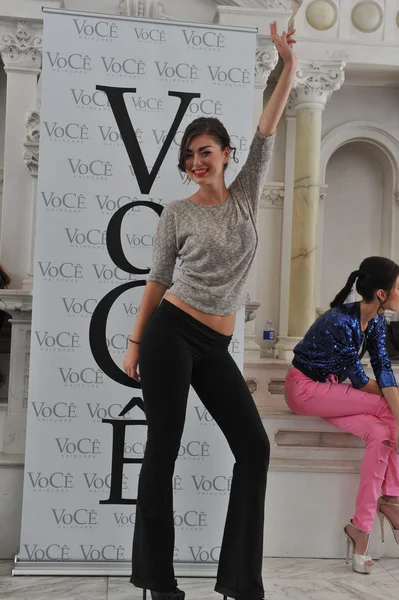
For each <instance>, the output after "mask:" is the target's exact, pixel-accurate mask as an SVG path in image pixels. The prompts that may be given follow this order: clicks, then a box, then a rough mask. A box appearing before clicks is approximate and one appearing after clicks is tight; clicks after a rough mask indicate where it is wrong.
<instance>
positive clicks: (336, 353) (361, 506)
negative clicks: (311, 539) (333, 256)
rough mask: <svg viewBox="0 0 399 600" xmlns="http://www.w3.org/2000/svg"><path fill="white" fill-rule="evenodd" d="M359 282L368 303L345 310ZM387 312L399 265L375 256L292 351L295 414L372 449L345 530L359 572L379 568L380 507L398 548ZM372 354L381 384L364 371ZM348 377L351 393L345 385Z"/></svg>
mask: <svg viewBox="0 0 399 600" xmlns="http://www.w3.org/2000/svg"><path fill="white" fill-rule="evenodd" d="M355 282H356V290H357V292H358V294H359V295H360V296H361V297H362V300H361V301H360V302H352V303H350V304H344V302H345V300H346V298H347V297H348V295H349V293H350V291H351V289H352V287H353V285H354V283H355ZM384 310H392V311H398V310H399V266H398V265H397V264H396V263H394V262H393V261H392V260H389V259H388V258H382V257H380V256H372V257H370V258H366V259H365V260H364V261H363V262H362V264H361V265H360V267H359V270H358V271H353V273H351V274H350V275H349V278H348V281H347V283H346V285H345V287H344V288H343V289H342V290H341V291H340V292H339V294H338V295H337V296H336V298H335V299H334V300H333V301H332V302H331V309H330V310H328V311H327V312H326V313H324V314H323V315H322V316H321V317H319V318H318V319H317V321H316V322H315V323H314V324H313V325H312V326H311V327H310V329H309V331H308V332H307V333H306V334H305V337H304V338H303V340H302V341H301V342H299V344H298V345H297V346H296V347H295V348H294V354H295V357H294V360H293V362H292V364H293V366H292V367H291V368H290V369H289V371H288V373H287V377H286V384H285V397H286V401H287V404H288V406H289V408H290V409H291V410H292V411H294V412H295V413H297V414H300V415H309V416H317V417H322V418H323V419H325V420H326V421H328V422H329V423H332V424H333V425H336V427H339V428H340V429H343V430H344V431H349V432H350V433H353V434H354V435H357V436H358V437H361V438H362V439H363V440H364V441H365V442H366V451H365V454H364V459H363V463H362V468H361V473H360V487H359V492H358V495H357V498H356V509H355V514H354V517H353V519H352V520H351V522H350V523H349V524H348V525H347V526H346V527H345V534H346V536H347V541H348V546H347V561H348V559H349V549H350V546H351V545H352V547H353V560H352V567H353V570H354V571H356V572H357V573H370V571H371V567H372V566H373V561H372V560H371V558H370V556H368V555H367V549H368V542H369V537H370V531H371V528H372V525H373V522H374V518H375V513H376V510H377V506H378V516H379V519H380V522H381V531H382V539H383V541H384V535H383V524H384V519H386V520H387V521H388V523H389V524H390V525H391V528H392V530H393V534H394V536H395V540H396V542H397V543H398V544H399V454H398V451H399V429H398V423H399V393H398V388H397V386H396V381H395V377H394V374H393V372H392V368H391V363H390V360H389V357H388V353H387V351H386V348H385V316H384ZM366 350H367V351H368V353H369V355H370V360H371V366H372V368H373V371H374V375H375V379H376V380H373V379H369V378H368V377H367V375H366V374H365V372H364V370H363V367H362V364H361V358H362V357H363V355H364V353H365V352H366ZM347 378H349V379H350V381H351V383H352V386H351V385H350V384H348V383H345V384H344V383H343V381H344V380H345V379H347ZM381 489H382V493H383V495H382V496H381V497H380V493H381Z"/></svg>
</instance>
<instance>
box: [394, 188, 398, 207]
mask: <svg viewBox="0 0 399 600" xmlns="http://www.w3.org/2000/svg"><path fill="white" fill-rule="evenodd" d="M394 196H395V201H396V204H397V205H398V206H399V189H397V190H395V192H394Z"/></svg>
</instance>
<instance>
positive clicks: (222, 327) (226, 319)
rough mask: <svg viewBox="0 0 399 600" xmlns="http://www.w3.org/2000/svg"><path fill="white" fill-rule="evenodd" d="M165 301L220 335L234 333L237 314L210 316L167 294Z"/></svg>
mask: <svg viewBox="0 0 399 600" xmlns="http://www.w3.org/2000/svg"><path fill="white" fill-rule="evenodd" d="M165 300H167V301H168V302H170V303H171V304H174V305H175V306H177V307H178V308H181V310H184V312H186V313H188V314H189V315H191V316H192V317H194V319H197V320H198V321H200V322H201V323H203V324H204V325H207V326H208V327H210V328H211V329H214V330H215V331H217V332H218V333H222V334H223V335H232V334H233V332H234V327H235V323H236V315H235V313H234V314H232V315H209V314H207V313H203V312H201V311H200V310H196V309H195V308H193V307H192V306H189V305H188V304H186V303H185V302H183V301H182V300H180V299H179V298H177V296H174V295H173V294H166V296H165Z"/></svg>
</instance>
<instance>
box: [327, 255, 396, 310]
mask: <svg viewBox="0 0 399 600" xmlns="http://www.w3.org/2000/svg"><path fill="white" fill-rule="evenodd" d="M398 277H399V266H398V265H397V264H396V263H395V262H394V261H393V260H390V259H389V258H384V257H383V256H370V257H369V258H365V259H364V261H363V262H362V263H361V265H360V267H359V269H358V270H357V271H353V272H352V273H351V274H350V275H349V277H348V281H347V282H346V284H345V286H344V287H343V288H342V290H341V291H340V292H338V294H337V295H336V296H335V298H334V300H333V301H332V302H331V304H330V306H331V308H335V307H336V306H339V305H340V304H344V302H345V300H346V298H347V297H348V296H349V294H350V292H351V289H352V287H353V285H354V283H355V281H356V291H357V293H358V294H359V295H360V296H362V297H363V298H364V300H365V301H366V302H372V301H373V300H374V298H375V294H376V292H377V290H384V291H385V292H386V293H387V295H388V297H389V295H390V293H391V292H392V289H393V287H394V285H395V282H396V279H397V278H398ZM378 299H379V301H380V308H383V305H384V302H382V300H381V299H380V298H378ZM387 300H388V298H387Z"/></svg>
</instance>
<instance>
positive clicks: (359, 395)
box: [285, 367, 399, 531]
mask: <svg viewBox="0 0 399 600" xmlns="http://www.w3.org/2000/svg"><path fill="white" fill-rule="evenodd" d="M285 399H286V402H287V404H288V406H289V408H290V409H291V410H292V411H293V412H295V413H297V414H298V415H308V416H315V417H322V418H323V419H325V420H326V421H328V422H329V423H332V424H333V425H335V426H336V427H339V429H343V430H344V431H349V432H350V433H353V434H354V435H356V436H358V437H360V438H362V439H363V440H364V441H365V442H366V451H365V453H364V458H363V463H362V468H361V472H360V486H359V491H358V495H357V498H356V510H355V515H354V518H353V523H354V524H355V525H356V527H358V528H359V529H362V530H363V531H371V528H372V525H373V522H374V518H375V513H376V509H377V500H378V498H379V496H380V493H381V489H382V493H383V494H384V495H387V496H399V454H397V452H396V449H395V441H394V440H395V431H396V428H397V426H398V425H397V422H396V420H395V417H394V415H393V413H392V411H391V409H390V408H389V405H388V403H387V401H386V400H385V398H384V397H383V396H378V395H377V394H369V393H368V392H363V391H361V390H357V389H355V388H353V387H351V386H350V385H348V384H342V383H338V382H337V378H336V376H335V375H330V377H329V380H328V381H327V382H326V383H319V382H316V381H313V380H312V379H309V377H306V375H304V374H303V373H302V372H301V371H299V370H298V369H296V368H295V367H291V368H290V369H289V371H288V373H287V376H286V380H285Z"/></svg>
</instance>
